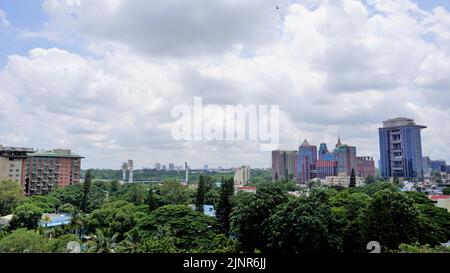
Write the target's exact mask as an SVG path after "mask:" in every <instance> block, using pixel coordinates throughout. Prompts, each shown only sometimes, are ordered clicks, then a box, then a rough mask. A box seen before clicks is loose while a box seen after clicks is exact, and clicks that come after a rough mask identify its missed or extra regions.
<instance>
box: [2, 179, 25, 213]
mask: <svg viewBox="0 0 450 273" xmlns="http://www.w3.org/2000/svg"><path fill="white" fill-rule="evenodd" d="M22 199H23V194H22V190H21V188H20V184H19V183H18V182H15V181H10V180H7V181H0V216H3V215H8V214H10V213H11V212H12V210H13V208H14V207H15V206H16V205H17V204H19V202H20V201H21V200H22Z"/></svg>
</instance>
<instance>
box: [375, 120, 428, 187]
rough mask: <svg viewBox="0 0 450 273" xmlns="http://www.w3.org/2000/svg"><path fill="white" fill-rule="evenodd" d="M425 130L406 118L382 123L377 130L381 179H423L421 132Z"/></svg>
mask: <svg viewBox="0 0 450 273" xmlns="http://www.w3.org/2000/svg"><path fill="white" fill-rule="evenodd" d="M425 128H427V127H426V126H421V125H416V123H415V122H414V120H413V119H407V118H396V119H389V120H387V121H385V122H383V128H379V138H380V170H381V176H382V177H383V178H385V179H388V178H390V177H403V178H407V179H413V180H416V179H418V178H423V162H422V139H421V130H422V129H425Z"/></svg>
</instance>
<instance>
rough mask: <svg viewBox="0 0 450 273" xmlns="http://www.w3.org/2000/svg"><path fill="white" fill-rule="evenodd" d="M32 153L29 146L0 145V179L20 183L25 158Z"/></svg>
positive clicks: (23, 176)
mask: <svg viewBox="0 0 450 273" xmlns="http://www.w3.org/2000/svg"><path fill="white" fill-rule="evenodd" d="M32 153H34V150H33V149H30V148H18V147H3V146H1V145H0V180H12V181H16V182H17V183H21V181H23V180H24V179H25V166H26V160H27V159H28V158H29V157H30V156H29V154H32Z"/></svg>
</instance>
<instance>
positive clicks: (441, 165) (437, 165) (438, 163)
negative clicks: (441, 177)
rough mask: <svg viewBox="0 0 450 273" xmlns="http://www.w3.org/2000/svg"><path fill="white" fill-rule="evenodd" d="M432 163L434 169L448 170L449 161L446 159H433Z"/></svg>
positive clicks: (443, 171)
mask: <svg viewBox="0 0 450 273" xmlns="http://www.w3.org/2000/svg"><path fill="white" fill-rule="evenodd" d="M430 165H431V169H432V170H433V171H437V172H442V173H445V172H447V162H445V160H431V162H430Z"/></svg>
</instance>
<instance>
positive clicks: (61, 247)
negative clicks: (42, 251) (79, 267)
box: [48, 234, 81, 253]
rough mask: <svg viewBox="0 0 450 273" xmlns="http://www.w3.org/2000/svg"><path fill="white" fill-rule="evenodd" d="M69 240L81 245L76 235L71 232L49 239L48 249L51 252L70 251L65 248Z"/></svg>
mask: <svg viewBox="0 0 450 273" xmlns="http://www.w3.org/2000/svg"><path fill="white" fill-rule="evenodd" d="M69 242H77V243H79V244H80V245H81V241H80V239H79V238H78V236H76V235H73V234H66V235H62V236H60V237H58V238H54V239H51V240H49V242H48V250H49V251H50V252H51V253H70V250H68V249H67V244H68V243H69Z"/></svg>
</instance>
